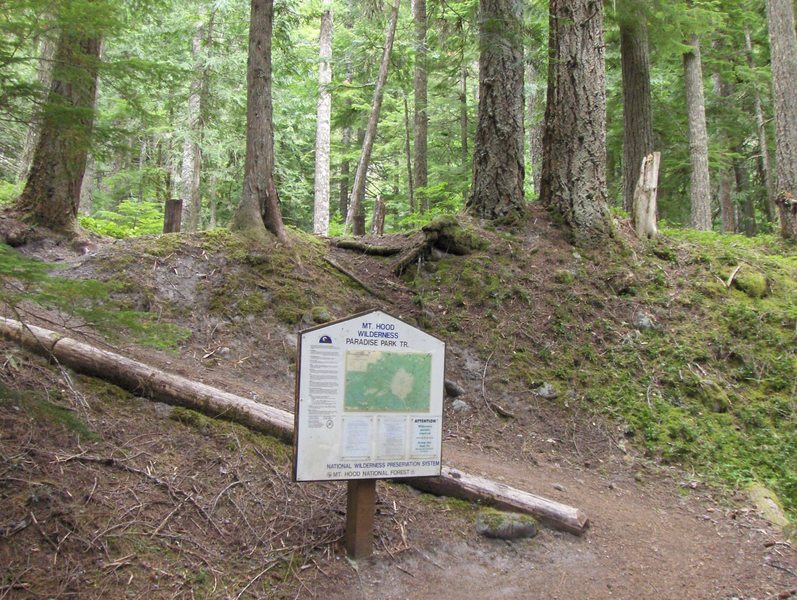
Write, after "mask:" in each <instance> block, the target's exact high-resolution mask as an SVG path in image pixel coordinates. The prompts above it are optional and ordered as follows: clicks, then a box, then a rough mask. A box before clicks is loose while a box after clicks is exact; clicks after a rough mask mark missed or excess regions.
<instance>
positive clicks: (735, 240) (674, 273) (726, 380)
mask: <svg viewBox="0 0 797 600" xmlns="http://www.w3.org/2000/svg"><path fill="white" fill-rule="evenodd" d="M466 226H467V228H468V235H469V236H476V237H478V238H480V239H481V240H483V241H482V242H480V243H476V244H469V247H470V250H469V253H468V254H461V255H459V254H453V253H445V252H435V253H434V254H433V256H432V257H430V259H429V260H425V261H423V262H421V263H418V264H417V265H413V267H412V268H410V269H407V271H406V272H405V274H404V275H403V278H402V280H401V281H398V280H396V281H391V282H386V281H385V280H384V279H369V272H371V269H370V268H360V269H358V270H357V274H358V276H359V277H361V279H362V282H364V283H367V284H370V287H371V288H373V289H379V290H380V291H382V292H384V293H385V294H386V295H387V296H389V295H390V294H391V293H392V292H391V290H403V291H402V293H409V294H412V295H414V296H413V298H414V302H415V311H416V312H415V314H414V315H412V317H411V318H412V319H415V321H416V322H417V323H419V324H421V325H422V326H424V327H426V328H428V329H429V330H430V331H431V332H432V333H435V334H437V335H439V336H441V337H443V338H444V339H446V340H448V341H450V342H451V343H452V345H456V346H458V347H460V348H468V350H469V351H470V352H472V353H474V354H475V355H476V356H478V357H479V358H480V359H481V361H482V365H485V368H484V371H483V373H479V375H481V376H483V379H484V383H485V385H486V387H487V390H488V392H490V391H492V392H495V393H496V394H501V396H500V397H501V398H502V402H503V403H504V404H506V406H505V408H507V409H508V410H509V411H510V412H520V411H518V410H516V409H519V408H522V405H523V404H524V403H547V405H548V407H549V408H550V409H551V410H553V411H556V410H561V413H562V415H563V416H562V420H563V421H566V420H569V419H571V418H572V411H573V408H574V407H579V408H580V409H582V413H583V414H586V415H590V414H601V415H604V416H606V417H607V418H610V419H611V420H613V422H614V423H615V424H616V426H617V427H616V430H617V431H619V432H620V433H618V434H617V435H618V436H619V437H620V438H622V440H619V439H618V440H617V441H622V443H623V444H625V445H629V446H631V445H633V446H634V447H636V448H638V449H639V450H641V452H642V453H643V454H644V455H646V456H647V457H648V458H649V459H650V460H654V461H662V462H666V463H669V464H679V465H683V466H685V467H686V468H688V469H690V470H692V471H694V472H695V473H697V474H698V475H699V476H702V477H703V478H705V479H707V480H709V481H711V482H715V483H722V484H724V485H727V486H731V487H740V488H741V487H743V486H745V485H746V484H748V483H751V482H760V483H762V484H765V485H766V486H768V487H770V488H771V489H773V490H774V491H776V492H777V494H778V495H779V497H780V499H781V501H782V503H783V504H784V506H785V508H786V509H787V511H788V512H789V513H790V515H791V516H792V518H794V517H795V515H797V409H795V403H797V396H796V394H797V389H796V387H795V386H797V377H796V376H795V373H797V358H796V354H795V353H796V350H795V347H796V346H797V343H796V335H797V330H796V329H795V328H796V325H795V323H796V322H797V253H796V252H795V249H794V248H793V247H788V246H785V245H783V243H782V242H781V241H779V240H777V239H776V238H773V237H758V238H752V239H748V238H744V237H741V236H735V235H717V234H711V233H697V232H687V231H680V230H669V231H665V232H664V235H663V236H662V237H660V238H659V239H657V240H655V241H652V242H646V243H641V242H638V241H636V240H634V239H631V238H628V239H624V240H622V241H618V242H617V243H614V244H613V245H612V246H611V247H607V248H601V249H598V250H593V251H585V250H577V249H574V248H573V247H572V246H570V245H569V244H568V243H567V241H566V239H565V238H564V236H563V234H562V233H561V231H560V230H559V228H557V227H556V226H555V225H553V224H551V223H549V222H543V220H542V219H541V218H540V219H539V220H535V221H534V222H529V223H526V224H525V225H523V226H519V227H518V228H516V229H514V230H512V231H496V230H484V229H480V228H479V227H478V226H476V225H473V224H466ZM290 239H291V242H290V244H289V245H283V244H278V243H275V244H274V245H273V246H270V247H268V248H252V247H250V246H248V245H247V244H246V243H244V242H243V241H242V240H240V239H239V238H237V237H236V236H234V235H232V234H230V233H229V232H227V231H225V230H213V231H210V232H205V233H202V234H191V235H174V234H170V235H164V236H153V237H149V238H139V239H135V240H129V241H123V242H116V243H114V244H110V245H108V246H107V247H105V248H103V249H102V250H101V251H99V252H97V253H96V256H93V257H90V258H88V259H86V260H85V261H83V262H82V263H80V264H79V265H77V266H69V267H68V268H62V269H55V270H54V266H53V265H49V264H43V263H39V262H36V261H32V260H30V259H22V258H20V257H19V255H17V254H16V253H15V252H14V251H11V250H10V249H7V248H4V249H2V252H0V273H2V274H3V276H4V279H5V282H6V283H4V286H3V289H2V294H3V297H2V300H3V302H4V303H5V305H6V306H7V307H8V306H16V307H18V308H23V309H25V307H35V306H44V307H46V308H48V309H49V310H51V311H56V312H58V313H59V314H62V315H71V316H72V317H71V318H73V319H75V320H70V319H66V320H65V321H64V323H65V324H66V326H67V327H69V326H70V325H71V324H77V325H79V326H80V327H87V328H88V327H90V328H92V330H98V331H99V332H100V333H101V334H103V335H106V336H107V337H108V339H109V340H110V341H111V342H112V343H113V341H114V339H119V336H120V334H124V335H125V340H126V342H128V343H130V342H131V339H132V341H133V342H135V343H139V344H145V343H149V344H151V345H154V346H156V347H160V348H170V349H171V351H172V352H174V353H176V354H181V353H182V354H187V353H192V354H193V355H194V356H197V355H199V356H202V357H203V358H205V359H206V362H207V363H208V364H209V361H211V360H216V359H217V358H218V360H219V364H222V363H223V364H226V363H224V360H228V359H223V358H219V357H220V356H222V354H223V353H222V352H221V351H220V350H219V349H220V347H221V346H222V345H225V344H226V345H227V346H230V347H231V348H232V351H231V354H232V355H233V358H238V357H237V356H235V355H236V347H235V346H233V345H232V342H233V341H234V340H233V338H234V337H235V336H236V335H237V336H238V337H239V339H238V343H239V344H240V345H241V347H242V348H243V347H244V346H246V348H245V349H242V350H241V351H240V353H238V355H239V356H241V357H242V358H241V359H240V360H238V362H237V363H235V364H236V365H240V364H241V363H242V362H243V360H244V359H246V358H247V357H248V356H249V355H252V351H256V352H257V353H258V356H259V358H258V360H261V361H263V362H264V364H269V363H270V362H273V363H274V364H276V363H277V362H279V361H282V362H281V363H280V364H281V365H283V366H280V368H279V369H276V370H279V372H280V373H282V374H281V375H279V376H280V377H283V378H286V379H287V378H289V377H290V369H289V367H288V365H289V363H290V361H291V360H292V359H291V356H288V355H290V354H291V353H292V349H291V348H290V347H289V345H287V346H286V347H285V348H280V350H279V351H280V352H281V353H282V354H281V357H280V358H279V361H277V359H276V358H274V356H272V355H270V354H269V352H276V350H274V344H273V341H274V337H275V336H274V332H275V331H279V332H280V334H279V335H280V336H288V337H289V336H292V335H293V334H294V333H295V332H296V331H298V330H300V329H302V328H304V327H306V326H309V325H310V324H312V323H315V322H323V321H326V320H329V319H332V318H339V317H343V316H345V315H347V314H350V313H351V312H355V311H359V310H363V309H365V308H371V307H377V306H378V307H382V308H384V309H387V310H388V311H391V312H393V311H395V305H392V304H391V303H390V301H389V300H388V301H386V300H383V299H377V298H374V297H373V296H370V295H369V294H368V292H367V291H366V289H364V288H363V287H362V286H361V285H359V284H358V282H357V281H354V280H352V278H351V277H347V276H346V274H345V273H344V272H342V271H341V270H339V269H336V268H334V266H331V264H330V262H329V261H328V260H326V258H327V256H328V252H329V251H330V249H329V248H328V247H327V245H326V244H324V243H323V242H322V241H319V240H317V239H315V238H313V237H312V236H308V235H305V234H301V233H298V232H291V235H290ZM358 260H361V261H366V260H367V261H372V262H371V263H369V264H372V265H375V266H379V265H380V264H382V265H384V264H387V263H388V262H389V260H390V259H386V258H379V257H365V256H361V257H359V258H358ZM363 264H364V263H362V262H361V263H358V265H359V266H360V267H362V265H363ZM373 273H374V274H375V275H373V277H374V278H376V277H380V278H381V277H384V275H383V273H384V271H379V270H378V269H376V268H374V269H373ZM388 284H389V285H388ZM395 293H398V292H395ZM6 312H7V313H8V311H6ZM33 312H35V310H34V311H33ZM23 313H24V310H23ZM405 316H406V315H405ZM221 331H224V332H225V336H226V337H224V338H223V341H216V338H218V336H219V332H221ZM214 336H215V337H214ZM282 345H284V344H281V346H282ZM286 348H287V349H286ZM224 350H227V351H228V352H229V348H224ZM217 351H218V352H217ZM211 355H213V356H212V357H211ZM261 355H262V356H261ZM275 356H276V355H275ZM208 357H211V358H208ZM229 361H232V358H230V359H229ZM486 363H489V372H488V370H487V368H486ZM203 364H204V363H203ZM450 366H455V365H450ZM283 367H284V368H283ZM543 383H548V384H550V386H551V387H552V388H553V390H554V391H555V392H556V393H558V397H557V398H555V399H544V398H541V397H539V396H536V395H534V394H533V393H531V391H532V390H534V389H536V388H538V387H539V386H540V385H541V384H543ZM476 408H477V409H478V410H481V406H480V405H479V406H477V407H476ZM479 435H489V434H488V433H486V432H480V433H479Z"/></svg>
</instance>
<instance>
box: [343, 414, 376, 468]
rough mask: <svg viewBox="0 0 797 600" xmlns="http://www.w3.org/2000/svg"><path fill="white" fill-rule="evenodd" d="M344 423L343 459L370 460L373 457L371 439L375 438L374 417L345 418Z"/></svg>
mask: <svg viewBox="0 0 797 600" xmlns="http://www.w3.org/2000/svg"><path fill="white" fill-rule="evenodd" d="M342 421H343V439H342V440H341V450H342V451H341V458H343V459H352V458H369V457H370V456H371V446H372V444H371V438H372V437H373V436H372V433H373V431H372V430H373V423H374V419H373V417H343V419H342Z"/></svg>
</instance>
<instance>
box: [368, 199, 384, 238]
mask: <svg viewBox="0 0 797 600" xmlns="http://www.w3.org/2000/svg"><path fill="white" fill-rule="evenodd" d="M385 211H386V207H385V199H384V197H383V196H382V194H377V196H376V200H374V214H373V215H372V217H371V235H380V236H381V235H383V234H384V233H385Z"/></svg>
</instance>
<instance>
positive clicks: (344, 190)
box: [338, 100, 351, 223]
mask: <svg viewBox="0 0 797 600" xmlns="http://www.w3.org/2000/svg"><path fill="white" fill-rule="evenodd" d="M347 102H348V103H350V102H351V100H347ZM341 145H342V146H343V148H342V149H341V152H342V154H343V159H341V161H340V192H339V197H338V203H339V207H340V220H341V221H342V222H343V223H345V222H346V219H347V217H348V214H349V175H350V174H351V164H350V162H349V159H348V158H346V154H347V153H348V151H349V146H350V145H351V127H344V128H343V132H342V134H341Z"/></svg>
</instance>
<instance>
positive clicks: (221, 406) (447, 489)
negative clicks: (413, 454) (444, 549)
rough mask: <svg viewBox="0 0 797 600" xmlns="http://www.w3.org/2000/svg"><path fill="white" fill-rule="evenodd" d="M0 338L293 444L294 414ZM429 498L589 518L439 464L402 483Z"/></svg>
mask: <svg viewBox="0 0 797 600" xmlns="http://www.w3.org/2000/svg"><path fill="white" fill-rule="evenodd" d="M0 335H2V336H4V337H6V338H8V339H11V340H14V341H16V342H18V343H19V344H21V345H22V346H24V347H26V348H27V349H28V350H30V351H32V352H37V353H39V354H43V355H45V356H47V357H52V358H56V359H57V360H58V361H59V362H60V363H61V364H62V365H64V366H67V367H70V368H72V369H75V370H76V371H79V372H81V373H85V374H87V375H91V376H93V377H99V378H101V379H104V380H107V381H110V382H112V383H114V384H116V385H118V386H120V387H122V388H124V389H126V390H129V391H131V392H133V393H135V394H140V395H143V396H146V397H147V398H151V399H153V400H159V401H161V402H165V403H167V404H174V405H178V406H185V407H188V408H191V409H192V410H196V411H199V412H202V413H204V414H206V415H208V416H210V417H213V418H222V419H226V420H228V421H233V422H235V423H240V424H241V425H244V426H246V427H248V428H250V429H253V430H255V431H260V432H263V433H266V434H269V435H272V436H274V437H277V438H279V439H281V440H283V441H285V442H287V443H291V441H292V440H293V435H294V415H293V414H292V413H289V412H287V411H284V410H280V409H278V408H274V407H271V406H267V405H265V404H261V403H259V402H254V401H253V400H249V399H247V398H243V397H241V396H236V395H235V394H231V393H229V392H225V391H223V390H220V389H217V388H214V387H211V386H209V385H205V384H203V383H197V382H195V381H191V380H189V379H186V378H185V377H180V376H179V375H172V374H171V373H166V372H165V371H161V370H159V369H155V368H154V367H150V366H148V365H145V364H143V363H140V362H137V361H134V360H131V359H129V358H126V357H124V356H120V355H119V354H115V353H113V352H108V351H107V350H101V349H99V348H94V347H92V346H89V345H88V344H83V343H81V342H78V341H76V340H73V339H71V338H68V337H64V336H63V335H61V334H59V333H55V332H53V331H48V330H46V329H42V328H41V327H36V326H34V325H26V324H23V323H20V322H18V321H13V320H11V319H5V318H3V317H0ZM400 481H402V482H404V483H407V484H408V485H411V486H414V487H417V488H418V489H421V490H424V491H429V492H431V493H433V494H438V495H446V496H451V497H453V498H461V499H464V500H472V501H476V502H484V503H485V504H489V505H493V506H497V507H499V508H505V509H510V510H514V511H518V512H522V513H527V514H532V515H535V516H538V517H540V519H542V520H543V521H544V522H546V523H547V524H549V525H551V526H553V527H556V528H557V529H562V530H564V531H569V532H571V533H574V534H576V535H581V534H583V533H584V532H586V530H587V528H588V526H589V520H588V519H587V516H586V515H585V514H584V513H583V512H582V511H581V510H579V509H577V508H573V507H570V506H567V505H565V504H560V503H558V502H554V501H551V500H547V499H545V498H542V497H540V496H535V495H533V494H529V493H528V492H524V491H522V490H519V489H516V488H513V487H511V486H508V485H506V484H503V483H497V482H494V481H490V480H489V479H485V478H483V477H478V476H474V475H469V474H468V473H463V472H461V471H459V470H457V469H455V468H452V467H450V466H448V465H443V467H442V476H441V477H424V478H407V479H402V480H400Z"/></svg>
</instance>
